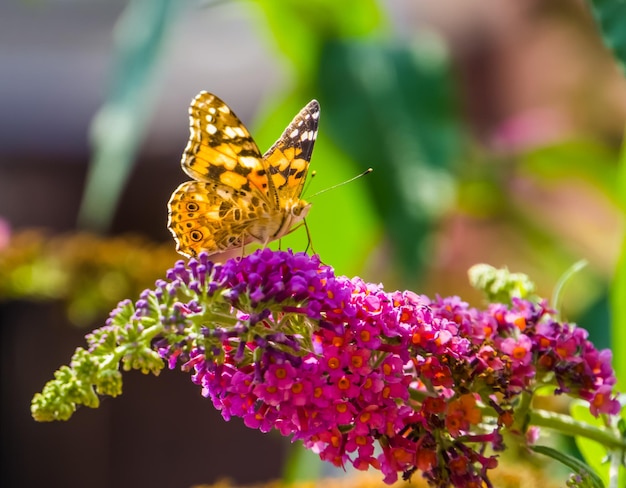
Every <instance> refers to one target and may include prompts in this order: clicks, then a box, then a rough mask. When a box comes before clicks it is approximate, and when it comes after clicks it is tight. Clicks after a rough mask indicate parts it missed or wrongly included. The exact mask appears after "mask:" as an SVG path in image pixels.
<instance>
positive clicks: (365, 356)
mask: <svg viewBox="0 0 626 488" xmlns="http://www.w3.org/2000/svg"><path fill="white" fill-rule="evenodd" d="M168 280H169V281H167V282H165V281H163V282H160V283H159V284H158V290H157V296H159V297H162V298H163V297H169V299H171V300H172V301H173V302H174V306H172V307H170V308H171V310H172V311H173V312H172V314H171V316H169V317H166V318H165V319H166V320H165V322H166V323H169V324H171V327H170V329H168V332H167V333H166V334H164V336H163V337H162V338H161V340H160V341H158V342H157V347H158V350H159V352H160V354H161V356H162V357H163V358H164V359H166V360H167V361H168V363H169V365H170V367H171V368H173V367H175V365H176V364H177V363H178V362H180V363H182V367H183V369H185V370H191V371H193V376H192V379H193V381H194V382H195V383H196V384H198V385H200V386H202V388H203V394H204V395H205V396H207V397H209V398H210V399H211V400H212V402H213V404H214V405H215V407H216V408H217V409H219V410H220V411H221V413H222V415H223V417H224V418H225V419H226V420H229V419H230V418H232V417H233V416H236V417H241V418H242V419H243V421H244V422H245V424H246V425H247V426H249V427H252V428H257V429H260V430H261V431H263V432H267V431H270V430H271V429H277V430H278V431H280V433H281V434H283V435H285V436H291V437H292V438H293V439H294V440H301V441H302V442H303V443H304V445H305V447H307V448H309V449H311V450H313V451H315V452H316V453H318V454H319V456H320V457H321V458H322V459H323V460H326V461H329V462H331V463H333V464H335V465H337V466H344V465H345V464H347V463H351V464H352V465H353V466H355V467H356V468H357V469H362V470H363V469H368V468H369V467H370V466H371V467H374V468H376V469H379V470H381V471H382V472H383V474H384V475H385V478H384V479H385V482H387V483H393V482H394V481H396V480H397V478H398V474H399V473H402V475H403V476H404V477H405V478H407V477H410V476H411V474H412V473H413V472H414V471H416V470H420V471H422V473H423V475H424V476H425V477H426V478H427V479H428V480H429V481H431V483H433V484H434V485H436V486H449V485H454V486H491V485H490V484H489V481H488V476H487V471H488V470H489V469H491V468H493V467H495V466H496V464H497V460H496V458H495V456H494V455H487V454H486V448H487V447H489V448H490V450H491V451H492V452H497V451H500V450H502V448H503V444H502V436H501V430H502V429H503V428H506V427H511V426H513V425H514V424H515V421H516V420H517V419H516V414H517V412H516V406H518V404H519V403H520V397H521V396H522V395H528V394H532V393H533V391H534V390H535V389H536V388H539V387H541V386H543V385H545V384H554V385H556V386H557V388H558V391H557V392H558V393H561V392H566V393H568V394H571V395H573V396H578V397H580V398H584V399H586V400H589V402H590V404H591V411H592V413H593V414H594V415H598V414H599V413H608V414H615V413H617V412H618V411H619V404H618V403H617V401H616V399H615V395H614V393H613V391H612V386H613V384H614V383H615V375H614V372H613V370H612V368H611V366H610V359H611V355H610V351H598V350H596V349H595V348H594V347H593V345H592V344H591V343H590V342H589V341H588V340H587V334H586V332H585V331H584V330H583V329H580V328H576V327H574V326H572V325H570V324H566V323H562V322H559V321H558V320H556V319H555V318H554V313H553V312H552V311H550V310H549V309H548V308H547V307H546V305H545V304H535V303H531V302H529V301H524V300H516V301H514V303H513V305H512V306H505V305H501V304H495V305H491V306H490V307H488V308H487V309H486V310H478V309H475V308H472V307H469V306H468V304H466V303H465V302H462V301H461V300H460V299H458V298H456V297H451V298H436V299H434V300H431V299H429V298H427V297H424V296H420V295H416V294H414V293H412V292H409V291H404V292H392V293H389V292H385V291H384V290H383V289H382V287H381V286H379V285H373V284H369V283H366V282H364V281H362V280H360V279H358V278H355V279H348V278H346V277H342V276H335V274H334V272H333V270H332V268H330V267H329V266H325V265H323V264H321V263H320V261H319V258H318V257H316V256H312V257H311V256H308V255H306V254H304V253H298V254H293V253H291V252H280V251H279V252H274V251H270V250H269V249H263V250H259V251H257V252H255V253H254V254H251V255H249V256H247V257H244V258H243V259H241V260H231V261H228V262H226V263H225V264H224V265H214V264H213V263H211V262H210V261H208V259H207V257H206V256H205V255H200V257H199V258H198V259H197V260H196V259H192V260H190V261H189V263H188V265H185V264H184V263H183V262H179V263H177V265H176V267H175V268H174V269H173V270H170V272H169V274H168ZM185 297H189V299H187V300H186V299H185ZM138 305H139V304H138ZM144 305H145V308H146V310H147V309H148V308H149V307H150V303H149V301H148V300H145V304H144ZM140 309H141V307H138V309H137V311H136V312H135V313H136V314H139V315H141V314H142V312H141V310H140ZM486 417H489V418H492V419H494V420H493V421H492V422H491V423H490V422H489V421H488V419H487V418H486ZM376 446H379V447H380V449H379V450H378V451H376V449H375V447H376Z"/></svg>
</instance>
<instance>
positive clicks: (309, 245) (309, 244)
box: [302, 219, 317, 254]
mask: <svg viewBox="0 0 626 488" xmlns="http://www.w3.org/2000/svg"><path fill="white" fill-rule="evenodd" d="M302 223H303V225H304V229H305V230H306V237H307V245H306V249H305V250H304V252H305V253H306V252H307V251H308V250H309V247H310V248H311V252H312V253H313V254H317V253H316V252H315V249H314V248H313V239H311V232H310V231H309V226H308V225H307V223H306V219H303V220H302Z"/></svg>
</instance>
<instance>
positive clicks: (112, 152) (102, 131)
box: [79, 0, 184, 231]
mask: <svg viewBox="0 0 626 488" xmlns="http://www.w3.org/2000/svg"><path fill="white" fill-rule="evenodd" d="M183 4H184V2H179V1H176V0H133V1H131V2H129V4H128V5H127V6H126V9H125V10H124V12H123V14H122V16H121V17H120V19H119V20H118V24H117V25H116V29H115V32H114V34H115V36H114V41H115V45H114V60H113V62H114V65H113V70H112V71H113V74H112V79H111V86H110V89H109V93H108V95H107V99H106V101H105V103H104V105H103V106H102V108H101V109H100V110H99V111H98V113H97V114H96V115H95V117H94V119H93V121H92V124H91V143H92V146H93V155H92V159H91V162H90V167H89V173H88V175H87V183H86V188H85V192H84V194H83V200H82V202H81V208H80V213H79V226H80V227H81V228H84V229H90V230H95V231H105V230H106V229H107V228H108V226H109V224H110V222H111V220H112V219H113V213H114V212H115V208H116V205H117V201H118V199H119V197H120V195H121V193H122V190H123V189H124V185H125V184H126V180H127V179H128V176H129V175H130V170H131V168H132V165H133V163H134V160H135V156H136V155H137V151H138V149H139V146H140V144H141V142H142V140H143V136H144V133H145V131H146V126H147V123H148V120H149V115H150V108H151V106H152V105H153V99H154V86H153V75H154V72H155V68H156V65H157V61H158V60H159V58H160V54H161V51H162V47H163V44H164V41H165V38H166V35H167V32H168V28H169V27H170V26H171V25H172V24H173V23H174V21H175V19H176V18H177V16H176V15H174V14H175V13H176V12H177V11H178V9H179V8H180V6H181V5H183Z"/></svg>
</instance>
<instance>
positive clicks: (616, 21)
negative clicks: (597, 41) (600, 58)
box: [590, 0, 626, 73]
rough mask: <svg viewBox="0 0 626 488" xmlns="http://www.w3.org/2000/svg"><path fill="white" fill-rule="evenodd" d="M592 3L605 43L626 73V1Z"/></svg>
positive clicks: (605, 0)
mask: <svg viewBox="0 0 626 488" xmlns="http://www.w3.org/2000/svg"><path fill="white" fill-rule="evenodd" d="M590 3H591V9H592V12H593V15H594V17H595V19H596V21H597V23H598V26H599V27H600V31H601V32H602V38H603V39H604V43H605V44H606V45H607V46H608V47H609V49H611V50H612V51H613V54H614V56H615V58H616V59H617V61H618V64H619V65H620V68H621V69H622V71H623V72H624V73H626V22H624V19H626V1H624V0H590Z"/></svg>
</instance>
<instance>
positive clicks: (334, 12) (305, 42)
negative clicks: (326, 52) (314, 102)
mask: <svg viewBox="0 0 626 488" xmlns="http://www.w3.org/2000/svg"><path fill="white" fill-rule="evenodd" d="M257 3H258V5H259V7H260V8H261V9H262V10H263V12H264V13H265V16H266V18H267V22H268V25H269V28H270V30H271V34H272V36H273V37H274V40H275V42H276V44H277V47H278V50H279V51H280V52H281V53H283V54H284V55H285V56H287V58H288V59H289V60H290V61H291V64H292V67H293V69H294V70H295V74H296V76H297V78H298V83H299V84H301V85H302V84H304V85H306V84H310V83H311V81H312V80H314V79H315V76H316V75H317V73H318V69H319V58H320V51H321V49H322V47H323V44H324V42H325V41H326V40H328V39H337V38H353V37H362V36H369V35H371V34H372V33H373V32H375V31H376V30H377V29H379V28H380V27H381V26H382V25H383V15H382V12H381V9H380V6H379V4H378V2H376V1H375V0H342V1H341V2H337V1H336V0H308V1H306V2H303V1H302V0H274V1H271V2H267V1H258V2H257Z"/></svg>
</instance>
